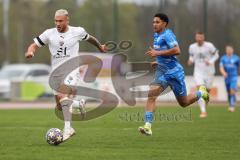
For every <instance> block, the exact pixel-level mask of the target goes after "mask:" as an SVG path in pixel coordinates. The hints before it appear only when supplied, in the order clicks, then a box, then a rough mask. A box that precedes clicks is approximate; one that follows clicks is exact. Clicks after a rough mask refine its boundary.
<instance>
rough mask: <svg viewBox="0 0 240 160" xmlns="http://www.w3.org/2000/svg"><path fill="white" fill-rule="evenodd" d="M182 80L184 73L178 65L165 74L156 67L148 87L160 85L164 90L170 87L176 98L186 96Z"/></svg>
mask: <svg viewBox="0 0 240 160" xmlns="http://www.w3.org/2000/svg"><path fill="white" fill-rule="evenodd" d="M184 78H185V73H184V70H183V68H182V66H180V65H179V66H176V67H174V68H173V69H170V70H167V71H165V72H163V71H162V70H161V69H160V68H158V67H157V70H156V72H155V78H154V81H153V82H152V83H151V84H150V85H160V86H161V87H163V89H164V90H165V89H166V88H167V87H168V86H170V87H171V89H172V91H173V93H174V95H175V96H176V97H178V96H186V95H187V89H186V84H185V81H184Z"/></svg>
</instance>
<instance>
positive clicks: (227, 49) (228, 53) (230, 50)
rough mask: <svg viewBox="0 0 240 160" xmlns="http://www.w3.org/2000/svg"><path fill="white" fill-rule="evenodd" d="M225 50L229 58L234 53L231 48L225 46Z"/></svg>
mask: <svg viewBox="0 0 240 160" xmlns="http://www.w3.org/2000/svg"><path fill="white" fill-rule="evenodd" d="M225 50H226V54H227V55H229V56H231V55H232V54H233V52H234V49H233V47H231V46H227V47H226V49H225Z"/></svg>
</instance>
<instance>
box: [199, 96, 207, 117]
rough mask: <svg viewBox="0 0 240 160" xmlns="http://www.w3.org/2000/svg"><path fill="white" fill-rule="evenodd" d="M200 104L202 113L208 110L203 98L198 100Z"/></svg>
mask: <svg viewBox="0 0 240 160" xmlns="http://www.w3.org/2000/svg"><path fill="white" fill-rule="evenodd" d="M198 105H199V107H200V110H201V112H202V113H203V112H206V102H205V101H204V100H203V99H202V98H200V99H199V100H198Z"/></svg>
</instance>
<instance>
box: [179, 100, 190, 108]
mask: <svg viewBox="0 0 240 160" xmlns="http://www.w3.org/2000/svg"><path fill="white" fill-rule="evenodd" d="M178 103H179V105H180V106H181V107H182V108H185V107H187V106H188V103H187V101H179V102H178Z"/></svg>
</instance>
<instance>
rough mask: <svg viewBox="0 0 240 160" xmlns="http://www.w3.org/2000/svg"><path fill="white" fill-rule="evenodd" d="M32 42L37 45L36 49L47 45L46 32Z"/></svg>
mask: <svg viewBox="0 0 240 160" xmlns="http://www.w3.org/2000/svg"><path fill="white" fill-rule="evenodd" d="M33 41H34V42H35V43H36V44H37V46H38V47H42V46H44V45H46V44H48V30H46V31H44V32H43V33H42V34H40V35H39V36H38V37H35V38H34V39H33Z"/></svg>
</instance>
